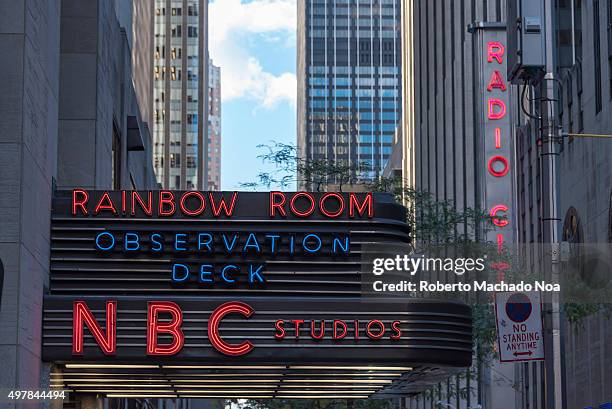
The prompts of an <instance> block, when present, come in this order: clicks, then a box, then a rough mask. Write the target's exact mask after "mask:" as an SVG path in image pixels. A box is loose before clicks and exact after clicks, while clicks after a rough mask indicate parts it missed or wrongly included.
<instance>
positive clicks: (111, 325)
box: [72, 301, 117, 355]
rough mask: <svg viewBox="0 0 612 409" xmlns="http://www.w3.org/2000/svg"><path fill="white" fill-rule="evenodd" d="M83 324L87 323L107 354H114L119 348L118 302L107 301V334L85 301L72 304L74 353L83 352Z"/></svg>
mask: <svg viewBox="0 0 612 409" xmlns="http://www.w3.org/2000/svg"><path fill="white" fill-rule="evenodd" d="M83 324H85V325H87V328H89V331H90V332H91V335H93V337H94V340H95V341H96V342H97V343H98V345H99V346H100V349H101V350H102V352H104V354H105V355H114V354H115V350H116V348H117V341H116V340H117V336H116V335H117V334H116V332H117V302H116V301H107V302H106V334H104V333H103V332H102V328H100V325H99V324H98V322H97V321H96V319H95V318H94V316H93V314H92V313H91V311H90V310H89V308H88V307H87V304H86V303H85V301H75V302H74V303H73V304H72V354H73V355H82V354H83Z"/></svg>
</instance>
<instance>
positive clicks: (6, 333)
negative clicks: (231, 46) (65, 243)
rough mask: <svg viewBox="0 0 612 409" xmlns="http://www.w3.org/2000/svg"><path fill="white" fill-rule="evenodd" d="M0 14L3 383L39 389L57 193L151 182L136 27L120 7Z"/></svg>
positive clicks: (28, 5) (16, 4) (21, 5)
mask: <svg viewBox="0 0 612 409" xmlns="http://www.w3.org/2000/svg"><path fill="white" fill-rule="evenodd" d="M126 3H127V2H126ZM130 3H131V2H130ZM139 4H141V3H139ZM143 4H144V3H142V4H141V6H142V5H143ZM0 9H1V10H2V12H1V13H0V52H2V55H3V59H4V60H3V63H2V64H0V72H1V75H0V77H1V78H2V80H1V81H0V113H1V115H0V186H1V189H0V260H1V263H2V265H3V268H4V282H3V286H2V298H1V305H0V360H1V361H2V366H3V370H2V371H1V372H0V385H1V386H2V387H3V388H17V389H31V390H36V389H40V388H41V387H44V386H45V385H47V384H48V373H49V366H48V364H46V363H43V362H42V361H41V358H40V354H41V350H40V349H41V325H42V323H41V317H42V298H43V293H44V292H45V288H46V287H47V285H48V276H49V235H50V225H49V221H50V206H51V198H52V195H53V191H54V189H56V188H72V187H75V186H79V187H85V188H108V189H110V188H112V187H113V186H118V187H121V188H141V189H146V188H154V187H156V186H157V184H156V182H155V175H154V174H153V168H152V155H151V142H150V136H149V133H148V125H147V123H146V118H143V117H142V112H141V111H140V110H139V105H138V104H139V102H140V103H142V102H141V101H138V100H137V97H136V93H135V91H134V87H133V85H132V79H133V75H132V68H131V67H132V64H131V58H132V56H131V49H130V47H129V42H128V37H127V35H126V33H127V32H130V31H131V26H129V27H123V26H121V25H120V24H119V22H118V19H117V14H116V11H115V2H113V1H104V0H98V1H86V2H84V1H80V0H63V1H61V2H60V1H59V0H58V1H56V0H10V1H9V0H3V1H2V2H0ZM128 23H130V24H131V21H129V20H128ZM7 62H8V63H7ZM143 72H144V71H143ZM151 73H152V71H151V70H148V72H147V75H149V76H151V75H152V74H151ZM143 81H144V82H146V81H147V80H146V79H145V80H143ZM145 112H146V111H145ZM113 139H116V142H115V144H114V146H113ZM114 160H115V162H116V163H117V165H116V166H115V167H113V163H114V162H113V161H114ZM117 161H119V162H117ZM113 168H114V169H115V170H119V172H113ZM2 405H5V404H4V403H3V404H2ZM31 406H32V407H38V405H37V404H32V405H31ZM2 407H6V406H2ZM20 407H26V406H21V405H20Z"/></svg>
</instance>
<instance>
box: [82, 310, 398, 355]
mask: <svg viewBox="0 0 612 409" xmlns="http://www.w3.org/2000/svg"><path fill="white" fill-rule="evenodd" d="M231 314H234V315H238V316H241V317H242V318H244V320H246V321H248V319H249V318H251V317H252V316H253V315H255V314H256V311H255V309H254V308H253V307H251V306H250V305H249V304H247V303H245V302H241V301H229V302H225V303H223V304H221V305H220V306H219V307H217V308H216V309H215V310H214V311H213V312H212V313H211V315H210V317H209V319H208V325H207V337H208V342H209V343H210V345H211V346H212V347H213V348H214V349H216V350H217V351H218V352H220V353H222V354H223V355H228V356H242V355H246V354H248V353H249V352H251V351H252V350H253V349H254V348H256V346H255V344H253V342H251V341H250V340H248V339H247V340H243V341H241V342H230V341H228V340H227V339H225V338H224V337H223V335H222V334H221V330H220V327H221V324H222V322H223V320H225V319H226V318H227V317H228V316H229V315H231ZM232 318H234V317H232ZM84 323H85V325H83V324H84ZM116 323H117V301H114V300H113V301H107V302H106V329H105V330H104V331H103V330H102V328H101V326H100V324H99V323H98V322H97V321H96V319H95V318H94V316H93V314H92V312H91V310H90V309H89V307H88V306H87V303H86V302H85V301H74V303H73V326H72V340H73V348H72V354H73V355H82V354H83V349H84V347H83V338H84V332H85V328H87V329H88V330H89V332H90V333H91V334H92V335H93V338H94V341H95V342H96V344H97V345H98V348H100V350H102V352H103V353H104V354H105V355H115V354H116V352H117V347H116V345H117V341H116V339H117V325H116ZM182 323H183V312H182V310H181V307H180V306H179V305H178V304H177V303H174V302H171V301H149V302H148V304H147V322H146V327H147V338H146V345H143V347H144V348H143V349H144V350H145V351H146V354H147V355H149V356H172V355H176V354H178V353H179V352H181V350H182V349H183V346H184V345H185V342H186V339H185V338H186V335H185V333H184V332H183V331H182V329H181V326H182ZM160 334H166V335H170V337H171V338H172V340H171V341H170V342H166V343H164V344H161V343H160V342H159V340H158V338H159V335H160ZM269 334H270V339H274V340H276V341H277V342H292V341H293V342H299V340H300V339H301V338H304V337H309V338H310V339H313V340H324V339H331V340H334V341H336V342H340V341H342V340H346V341H347V342H351V343H356V342H359V341H360V340H362V339H363V340H368V341H377V340H381V339H387V340H392V341H397V340H401V339H402V337H403V332H402V328H401V324H400V320H388V319H385V320H382V319H376V318H375V319H370V320H367V321H360V320H357V319H356V320H352V321H346V320H339V319H336V320H333V321H331V322H330V321H327V322H326V321H325V320H320V319H312V318H309V319H306V318H292V319H278V320H276V321H275V322H274V325H273V327H271V328H270V332H269Z"/></svg>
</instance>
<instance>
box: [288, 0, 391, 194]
mask: <svg viewBox="0 0 612 409" xmlns="http://www.w3.org/2000/svg"><path fill="white" fill-rule="evenodd" d="M400 67H401V39H400V0H359V1H357V0H304V1H299V2H298V151H299V154H300V156H301V157H302V158H303V159H308V160H319V159H326V160H329V161H330V162H334V163H345V164H351V165H356V164H359V163H367V164H368V165H369V167H370V168H371V170H370V171H367V172H361V173H360V174H359V175H357V176H359V177H361V178H363V179H368V178H373V177H375V176H376V175H378V174H379V173H380V171H381V170H382V169H383V168H384V166H385V163H386V161H387V160H388V158H389V156H390V154H391V149H392V143H393V135H394V132H395V128H396V126H397V124H398V122H399V120H400V118H401V95H400V89H401V70H400ZM329 182H330V183H334V181H333V180H331V181H329Z"/></svg>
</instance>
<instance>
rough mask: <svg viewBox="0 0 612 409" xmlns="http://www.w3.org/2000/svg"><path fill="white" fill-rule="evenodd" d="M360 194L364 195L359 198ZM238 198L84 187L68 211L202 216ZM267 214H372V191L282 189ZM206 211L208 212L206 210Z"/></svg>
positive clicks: (220, 211)
mask: <svg viewBox="0 0 612 409" xmlns="http://www.w3.org/2000/svg"><path fill="white" fill-rule="evenodd" d="M361 197H363V198H361ZM238 202H239V193H238V192H233V193H232V195H231V198H229V197H226V196H225V195H218V194H216V193H213V192H207V193H206V192H199V191H184V192H173V191H170V190H159V191H155V192H153V191H147V192H139V191H135V190H132V191H127V190H122V191H121V195H120V198H119V200H117V199H113V198H112V197H111V194H110V193H109V192H108V191H104V192H102V193H101V194H100V195H99V197H91V195H90V193H89V192H88V191H87V190H84V189H74V190H73V191H72V203H71V211H72V215H73V216H90V217H96V216H136V215H137V214H138V213H139V212H142V213H143V214H144V215H146V216H148V217H172V216H174V215H176V214H179V215H182V216H186V217H200V216H203V215H204V214H205V213H206V212H207V209H208V212H209V213H210V215H212V216H213V217H215V218H218V217H232V216H233V215H234V211H235V209H236V206H237V204H238ZM268 207H269V210H270V214H269V215H270V218H272V219H273V218H286V217H288V216H293V217H297V218H308V217H310V216H313V215H321V216H324V217H326V218H330V219H337V218H340V217H342V216H344V215H347V214H348V216H349V217H350V218H355V217H366V218H370V219H371V218H373V217H374V202H373V197H372V193H367V194H365V195H357V194H355V193H348V200H346V199H345V197H344V196H343V195H341V194H339V193H336V192H327V193H323V194H322V195H321V197H320V198H319V199H318V200H317V199H316V198H315V195H314V194H312V193H310V192H296V193H295V194H293V195H292V196H291V198H290V199H288V194H287V193H284V192H270V195H269V206H268ZM207 214H208V213H207Z"/></svg>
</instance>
